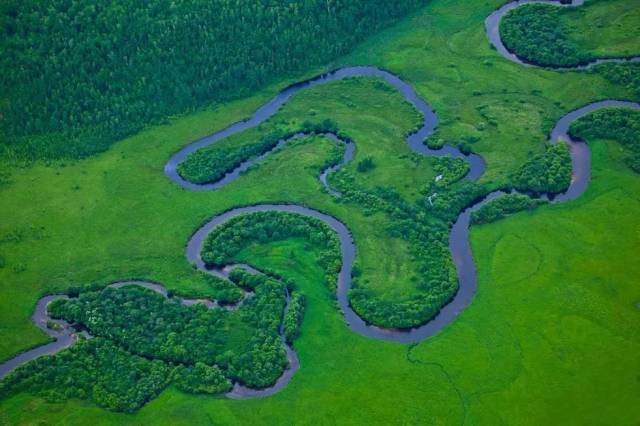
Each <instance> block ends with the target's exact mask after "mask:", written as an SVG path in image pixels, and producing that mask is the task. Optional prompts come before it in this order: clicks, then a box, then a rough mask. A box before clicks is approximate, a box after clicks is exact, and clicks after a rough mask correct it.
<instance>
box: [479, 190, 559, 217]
mask: <svg viewBox="0 0 640 426" xmlns="http://www.w3.org/2000/svg"><path fill="white" fill-rule="evenodd" d="M546 203H547V201H545V200H541V199H536V198H531V197H529V196H527V195H524V194H518V193H514V194H506V195H503V196H501V197H499V198H496V199H495V200H491V201H489V202H488V203H486V204H485V205H483V206H482V207H480V208H479V209H478V210H476V211H474V212H472V213H471V222H472V223H476V224H483V223H491V222H495V221H496V220H499V219H502V218H503V217H506V216H509V215H511V214H513V213H517V212H519V211H523V210H531V209H534V208H536V207H538V206H539V205H541V204H546Z"/></svg>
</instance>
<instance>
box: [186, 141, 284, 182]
mask: <svg viewBox="0 0 640 426" xmlns="http://www.w3.org/2000/svg"><path fill="white" fill-rule="evenodd" d="M290 136H292V134H287V133H285V132H283V131H274V132H272V133H270V134H268V135H266V136H264V137H263V138H262V139H261V140H260V141H259V142H257V143H251V144H247V145H241V146H235V147H229V148H224V149H215V148H213V149H211V148H210V149H200V150H198V151H196V152H194V153H193V154H191V155H189V156H188V157H187V158H186V159H185V160H184V161H183V162H182V163H180V164H178V174H180V176H181V177H182V178H183V179H185V180H188V181H189V182H193V183H208V182H216V181H218V180H220V179H222V178H223V177H224V175H225V174H227V173H229V172H231V171H233V170H234V169H235V168H237V167H238V166H240V164H242V163H243V162H245V161H247V160H249V159H251V158H253V157H256V156H258V155H261V154H264V153H265V152H268V151H270V150H272V149H273V148H274V147H275V146H276V145H277V144H278V141H279V140H280V139H286V138H288V137H290Z"/></svg>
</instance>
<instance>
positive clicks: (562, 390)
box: [0, 0, 640, 424]
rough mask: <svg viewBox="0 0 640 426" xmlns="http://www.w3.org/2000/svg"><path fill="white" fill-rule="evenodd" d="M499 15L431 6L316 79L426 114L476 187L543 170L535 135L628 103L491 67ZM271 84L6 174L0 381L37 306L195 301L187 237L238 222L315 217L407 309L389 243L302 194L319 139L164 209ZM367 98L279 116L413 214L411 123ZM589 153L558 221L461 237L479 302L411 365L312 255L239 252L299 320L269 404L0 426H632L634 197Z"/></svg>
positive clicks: (638, 341)
mask: <svg viewBox="0 0 640 426" xmlns="http://www.w3.org/2000/svg"><path fill="white" fill-rule="evenodd" d="M501 3H502V2H501V1H498V0H494V1H488V2H486V3H482V4H481V3H480V2H478V4H477V5H474V7H470V6H469V4H468V3H467V2H462V1H454V0H435V1H433V2H432V3H431V4H430V5H429V6H427V7H425V8H424V9H423V10H422V11H421V12H419V13H417V14H416V15H414V16H412V17H411V18H409V19H407V20H405V21H403V22H401V23H399V24H398V25H396V26H395V27H393V28H392V29H390V30H388V31H385V32H383V33H381V34H380V35H378V36H376V37H375V38H373V39H372V40H370V41H368V42H367V43H365V44H364V45H362V46H360V47H359V48H358V49H357V50H356V52H354V53H353V54H352V55H351V56H349V57H346V58H343V59H342V60H341V61H340V62H339V63H337V64H332V65H331V66H330V67H329V68H332V67H334V66H340V65H345V64H373V65H377V66H380V67H382V68H385V69H388V70H390V71H393V72H395V73H398V74H399V75H401V76H402V77H403V78H404V79H406V80H407V81H409V82H411V83H412V84H413V85H414V86H415V87H416V89H417V91H418V92H419V93H420V94H421V95H422V96H423V97H424V98H425V99H427V100H428V101H429V102H430V103H431V104H432V105H433V106H434V108H435V109H436V111H437V112H438V115H439V118H440V129H439V134H440V135H441V137H443V138H445V139H448V140H460V139H462V138H465V137H474V139H475V138H477V141H476V142H475V143H473V145H472V148H473V150H474V151H476V152H478V153H480V154H481V155H482V156H483V157H484V158H485V159H486V161H487V164H488V169H487V172H486V174H485V175H484V177H483V178H482V181H483V182H485V183H488V184H489V185H490V186H494V187H497V186H499V185H500V184H502V183H503V182H504V181H505V179H506V176H507V174H508V173H509V172H510V171H512V170H514V169H515V168H516V167H518V166H519V165H520V164H522V163H523V162H524V161H526V159H527V158H528V157H529V156H530V155H531V154H533V153H538V152H542V150H543V149H544V147H543V143H542V142H543V141H544V139H545V135H546V133H547V132H548V131H549V130H550V129H551V127H552V125H553V124H554V123H555V121H556V120H557V119H558V118H559V117H560V116H562V115H563V114H564V113H566V112H567V111H568V110H571V109H574V108H576V107H579V106H581V105H584V104H586V103H588V102H590V101H593V100H598V99H603V98H622V99H624V98H628V97H629V96H630V94H629V93H627V92H625V90H624V89H623V88H621V87H615V86H612V85H610V84H609V83H607V82H606V81H605V80H604V79H603V78H602V77H600V76H598V75H593V74H583V73H574V72H566V73H556V72H551V71H546V70H538V69H531V68H523V67H521V66H519V65H517V64H514V63H511V62H508V61H505V60H503V59H502V58H501V57H500V56H499V55H498V54H497V53H496V52H495V51H493V50H491V49H490V48H489V43H488V41H487V40H486V37H485V34H484V26H483V23H484V18H485V17H486V16H487V15H488V14H489V13H490V12H491V11H492V10H493V9H494V8H496V7H497V6H498V5H499V4H501ZM599 3H600V2H599ZM601 3H603V4H608V3H614V1H613V0H610V1H601ZM317 71H320V70H317ZM310 74H313V73H310ZM302 77H303V76H301V78H302ZM288 83H290V82H282V84H281V85H278V86H277V87H270V88H267V89H266V90H265V91H263V92H261V93H259V94H256V95H255V96H253V97H251V98H248V99H245V100H242V101H237V102H233V103H230V104H226V105H220V106H216V107H214V108H211V109H209V110H206V111H201V112H198V113H196V114H193V115H190V116H186V117H183V118H178V119H175V120H172V122H171V123H170V124H168V125H165V126H160V127H154V128H150V129H148V130H145V131H143V132H141V133H140V134H138V135H137V136H134V137H132V138H129V139H127V140H124V141H122V142H119V143H118V144H116V145H114V146H113V147H112V149H110V150H109V151H108V152H106V153H104V154H102V155H99V156H97V157H94V158H90V159H87V160H83V161H80V162H76V163H73V164H66V165H64V166H63V165H61V164H56V165H54V166H44V165H36V166H34V167H32V168H28V169H12V170H11V181H12V182H11V183H10V184H8V185H5V186H4V187H3V188H1V189H0V201H1V204H2V206H3V208H2V209H0V255H1V256H2V257H3V258H4V259H5V266H4V268H2V269H0V283H2V284H1V285H0V301H1V302H0V307H1V309H0V337H1V338H0V359H6V358H9V357H11V356H12V355H13V354H15V353H16V352H18V351H21V350H24V349H27V348H29V347H32V346H34V345H37V344H39V343H42V342H43V341H45V336H44V335H43V334H42V333H41V332H40V331H38V330H37V329H36V328H35V327H33V326H32V325H31V323H30V320H29V318H30V315H31V313H32V311H33V307H34V306H35V303H36V301H37V300H38V299H39V298H40V297H41V296H42V295H43V294H45V293H50V292H55V291H63V290H64V289H65V288H67V287H69V286H71V285H78V284H83V283H89V282H103V283H107V282H110V281H115V280H119V279H125V278H140V279H150V280H154V281H160V282H163V283H165V284H166V285H167V287H169V288H174V289H180V290H181V291H183V292H184V291H189V292H191V293H192V294H194V295H195V294H197V293H198V292H204V291H205V290H206V289H205V288H204V282H203V281H202V280H201V279H200V278H199V275H197V274H196V273H195V272H194V271H193V270H192V268H191V267H190V266H189V265H188V264H187V262H186V261H185V259H184V246H185V244H186V242H187V240H188V239H189V236H190V235H191V233H192V232H194V231H195V230H196V229H197V228H198V227H199V226H200V225H201V224H202V223H203V222H204V221H206V220H207V219H208V218H210V217H213V216H215V215H216V214H217V213H219V212H222V211H224V210H227V209H229V208H231V207H234V206H237V205H242V204H248V203H258V202H295V203H302V204H305V205H308V206H310V207H313V208H316V209H320V210H323V211H326V212H329V213H331V214H333V215H335V216H336V217H338V218H339V219H340V220H342V221H343V222H344V223H346V224H347V225H348V226H349V227H350V229H351V230H352V231H353V233H354V239H355V241H356V245H357V247H358V250H359V256H360V258H359V262H361V265H362V266H363V270H364V271H365V273H367V274H370V276H371V277H372V278H376V279H371V280H370V282H371V285H372V286H374V287H375V288H376V291H377V292H379V294H380V295H381V297H402V296H403V294H405V293H411V292H412V291H414V289H413V288H412V287H411V280H410V275H409V274H410V273H411V265H410V261H409V259H408V256H407V254H406V250H405V249H404V248H403V243H402V242H401V241H393V240H391V241H390V240H389V239H388V238H387V237H386V236H385V235H384V234H383V233H382V232H381V231H380V229H382V227H383V226H384V224H385V219H384V217H382V215H373V216H364V215H363V213H362V212H360V211H358V209H356V208H354V206H350V205H347V204H341V203H337V202H336V201H335V200H333V199H332V198H331V197H330V196H329V195H328V194H325V193H323V192H322V191H321V185H320V183H319V181H318V179H317V176H318V169H319V167H320V165H321V164H322V163H323V162H324V161H325V160H326V158H327V157H328V155H329V153H330V150H331V149H333V148H332V147H333V145H332V143H331V142H329V141H327V140H324V139H323V138H313V139H310V140H306V141H305V140H303V141H299V142H297V143H295V144H293V145H291V146H287V147H285V148H284V149H283V150H282V151H280V152H278V153H275V154H274V155H272V156H270V157H268V158H267V159H266V160H265V162H264V163H263V164H261V165H259V166H258V167H257V168H255V169H254V170H252V171H250V172H249V173H247V174H246V175H245V176H243V177H242V178H241V179H239V180H238V181H236V182H234V183H233V184H231V185H229V186H228V187H226V188H224V189H222V190H220V191H216V192H204V193H192V192H188V191H184V190H182V189H179V188H178V187H176V186H175V185H173V184H172V183H171V182H170V181H169V180H168V179H166V177H165V176H164V174H163V166H164V164H165V162H166V161H167V159H168V158H169V157H170V156H171V154H172V153H173V152H175V151H176V150H178V149H179V148H180V147H182V146H183V145H185V144H186V143H188V142H190V141H192V140H194V139H196V138H198V137H201V136H204V135H206V134H210V133H212V132H213V131H215V130H217V129H220V128H223V127H225V126H226V125H228V124H229V123H231V122H234V121H237V120H239V119H242V118H244V117H246V116H248V115H249V114H250V113H251V112H252V111H253V110H254V109H255V108H256V107H257V106H259V105H260V104H261V103H262V102H264V101H265V100H266V99H268V98H269V97H270V96H271V95H273V94H274V93H275V92H276V91H277V90H278V89H279V88H281V87H284V86H286V84H288ZM375 86H376V85H375V83H373V82H371V81H368V80H366V79H365V80H355V81H345V82H340V83H336V84H332V85H328V86H324V87H320V88H317V89H315V90H313V91H309V92H305V93H302V94H301V95H300V96H299V97H297V98H296V99H294V100H293V101H292V102H291V103H290V104H289V105H287V106H286V108H285V109H284V110H283V111H282V112H281V113H280V114H281V115H282V116H283V117H286V119H291V120H294V119H304V117H303V115H304V114H306V113H309V111H311V110H313V111H314V114H317V115H315V116H322V115H323V114H327V115H330V116H331V118H332V119H334V120H335V121H336V122H337V123H338V124H339V125H340V126H341V128H344V130H346V131H348V132H349V133H350V134H352V136H353V137H354V139H355V141H356V145H357V154H356V162H357V160H358V158H359V157H360V156H364V155H371V156H374V157H375V158H376V162H377V164H378V166H377V167H376V168H375V169H374V170H373V171H371V172H370V176H369V177H368V179H367V180H366V181H365V183H363V184H367V185H369V184H370V185H375V184H376V183H378V182H381V183H385V184H387V185H389V184H390V185H393V186H394V187H396V188H398V189H399V190H400V191H401V192H402V194H403V195H404V196H405V197H407V198H411V197H414V196H415V195H416V191H417V190H418V188H419V186H420V185H423V184H424V182H426V180H428V179H431V178H432V177H433V175H434V173H433V171H432V170H431V168H430V160H428V159H422V160H419V161H418V163H415V164H414V166H411V167H409V168H408V167H407V165H409V164H411V161H409V160H408V159H406V158H400V156H401V155H403V154H406V153H407V152H408V149H407V148H406V146H405V144H404V139H403V135H404V132H405V131H406V130H407V129H410V128H412V127H413V123H414V122H415V115H414V113H413V111H412V110H411V109H410V108H408V106H407V105H406V104H404V103H403V102H401V101H400V98H399V97H398V96H397V95H394V94H393V93H389V92H387V91H385V90H384V89H382V88H379V87H375ZM592 147H593V166H594V169H593V183H592V185H591V186H590V188H589V190H588V191H587V193H586V194H585V195H584V196H583V197H581V198H580V199H579V200H577V201H575V202H572V203H568V204H564V205H553V206H545V207H542V208H539V209H538V210H536V211H534V212H527V213H520V214H516V215H514V216H513V217H510V218H508V219H506V220H503V221H500V222H498V223H495V224H491V225H484V226H481V227H477V228H474V229H473V232H472V242H473V249H474V253H475V256H476V259H477V263H478V271H479V292H478V295H477V297H476V299H475V300H474V302H473V303H472V305H471V306H470V307H469V308H468V309H467V310H466V311H465V312H464V313H463V314H462V315H461V316H460V317H459V318H458V319H457V320H456V321H454V323H453V324H451V325H450V326H449V327H447V328H446V329H445V330H443V331H442V332H441V333H440V334H439V335H437V336H435V337H434V338H432V339H429V340H427V341H425V342H422V343H420V344H419V345H417V346H415V347H408V346H405V345H400V344H394V343H385V342H379V341H374V340H371V339H366V338H364V337H361V336H359V335H357V334H355V333H353V332H351V331H350V330H349V329H348V328H347V327H346V326H345V324H344V321H343V319H342V316H341V315H340V313H339V311H338V310H337V309H336V306H335V303H334V302H333V300H332V296H331V294H330V293H329V291H328V290H327V289H326V287H325V286H324V284H323V283H322V279H321V277H322V276H323V274H322V273H321V271H319V270H318V267H317V266H316V265H315V262H314V258H313V252H312V251H311V252H305V250H302V249H301V248H300V247H299V244H298V243H297V242H296V241H289V242H282V243H278V244H274V245H273V246H272V247H271V250H268V251H267V250H265V249H264V248H260V247H255V248H254V249H253V250H254V252H251V251H247V252H246V253H243V255H244V256H246V258H247V259H253V263H255V264H256V266H263V267H270V268H273V269H275V270H278V271H280V272H282V273H283V274H284V275H286V276H288V277H291V278H293V279H295V280H296V282H298V283H299V286H300V287H301V289H302V290H303V292H304V294H305V295H306V296H307V300H308V307H307V310H306V313H305V319H304V322H303V328H302V335H301V337H300V339H299V340H298V341H296V350H297V351H298V354H299V358H300V361H301V368H300V370H299V371H298V372H297V373H296V375H295V377H294V378H293V380H292V382H291V383H290V385H289V386H287V387H286V388H285V389H284V390H283V391H282V392H280V393H278V394H277V395H274V396H272V397H269V398H265V399H258V400H250V401H229V400H225V399H218V398H210V397H209V398H208V397H194V396H187V395H185V394H182V393H180V392H179V391H177V390H175V389H169V390H167V391H165V392H164V393H163V394H162V395H161V396H160V397H159V398H158V399H156V400H154V401H152V402H150V403H149V404H148V405H147V406H145V407H144V408H143V409H142V410H141V411H139V412H138V413H137V414H135V415H123V414H116V413H109V412H105V411H103V410H101V409H98V408H96V407H95V406H93V405H91V404H90V403H87V402H83V401H69V402H66V403H57V404H53V403H47V402H44V401H43V400H42V399H40V398H36V397H33V396H29V395H26V394H20V395H17V396H14V397H12V398H10V399H7V400H3V401H0V424H1V423H3V422H5V423H9V424H14V423H17V424H33V423H35V422H37V421H38V420H42V421H43V422H44V423H48V424H59V423H72V424H83V423H86V422H87V421H89V419H91V421H92V422H95V423H101V424H115V423H119V424H149V423H158V424H211V423H213V424H220V423H224V424H227V423H230V424H233V423H263V424H294V423H295V424H310V423H313V424H334V423H341V424H358V423H360V424H361V423H363V422H367V423H372V424H374V423H375V424H383V423H384V424H389V423H404V424H407V423H408V424H418V423H419V424H460V423H467V424H499V423H508V424H540V423H561V424H570V423H571V424H585V423H589V424H634V422H637V419H638V418H639V417H640V410H639V409H638V408H637V407H640V397H639V395H640V389H639V388H638V380H637V377H636V376H637V371H638V367H639V365H638V361H637V353H638V350H639V349H640V335H639V332H638V329H637V327H635V326H634V325H635V324H637V321H638V315H639V314H640V310H639V309H638V305H637V304H638V302H639V301H640V289H639V288H638V287H637V282H635V281H634V278H635V277H637V276H638V275H640V270H638V269H639V268H638V265H637V262H636V261H635V254H636V251H637V247H638V246H639V245H640V235H639V234H638V232H635V231H636V230H637V228H638V219H637V217H636V215H635V213H634V212H637V211H638V209H639V208H640V206H639V205H638V204H639V201H638V196H637V194H638V193H639V191H640V180H639V179H638V177H637V175H633V174H632V173H631V172H630V171H629V170H628V169H626V168H625V167H624V166H622V165H621V164H620V163H619V162H618V161H617V160H616V152H617V151H616V150H617V149H619V147H618V146H617V145H615V144H610V143H609V144H608V143H605V142H604V141H592ZM348 167H353V168H355V162H354V164H352V165H350V166H348ZM291 251H293V252H294V253H295V256H294V258H295V263H293V262H292V261H291V258H290V255H289V253H290V252H291Z"/></svg>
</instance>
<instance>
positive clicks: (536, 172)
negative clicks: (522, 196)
mask: <svg viewBox="0 0 640 426" xmlns="http://www.w3.org/2000/svg"><path fill="white" fill-rule="evenodd" d="M571 173H572V169H571V155H570V153H569V146H568V145H567V144H566V143H564V142H558V143H556V144H549V145H547V150H546V151H545V152H544V154H538V155H535V156H533V157H532V158H531V159H530V160H529V161H527V162H526V163H525V164H523V165H522V167H521V168H520V170H518V171H517V172H516V173H514V174H513V176H512V178H511V180H512V183H513V186H514V188H516V189H517V190H519V191H526V192H533V193H535V194H560V193H562V192H564V191H566V190H567V189H568V188H569V185H570V184H571Z"/></svg>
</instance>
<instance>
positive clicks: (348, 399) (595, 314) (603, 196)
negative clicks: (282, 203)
mask: <svg viewBox="0 0 640 426" xmlns="http://www.w3.org/2000/svg"><path fill="white" fill-rule="evenodd" d="M593 149H594V182H593V184H592V186H591V187H590V188H589V190H588V192H587V193H586V194H585V195H584V197H582V198H581V199H580V200H579V201H577V202H576V203H573V204H565V205H555V206H545V207H543V208H541V209H539V210H537V211H536V212H534V213H520V214H516V215H514V216H512V217H510V218H508V219H506V220H503V221H501V222H499V223H496V224H492V225H486V226H482V227H477V228H474V230H473V238H472V239H473V249H474V253H476V257H477V260H478V267H479V270H480V282H479V292H478V295H477V297H476V299H475V300H474V302H473V304H472V305H471V306H470V307H469V308H468V309H467V310H466V311H465V313H464V314H463V315H462V317H461V318H460V319H459V320H457V321H455V322H454V323H453V324H451V325H450V326H449V327H448V328H446V329H445V330H444V331H443V332H442V333H440V334H439V335H438V336H436V337H435V338H432V339H430V340H427V341H426V342H423V343H421V344H420V345H418V346H417V347H415V348H410V347H407V346H403V345H399V344H392V343H384V342H378V341H374V340H371V339H366V338H363V337H360V336H359V335H356V334H354V333H352V332H350V331H349V330H348V329H347V328H346V327H345V326H344V324H343V320H342V317H341V315H340V314H339V313H338V311H337V310H336V309H335V307H334V306H333V304H332V297H331V295H330V293H329V291H328V290H327V289H326V287H325V286H324V283H323V282H322V280H321V279H320V278H318V277H322V271H320V270H319V269H318V267H317V265H316V264H315V259H314V252H313V251H312V250H305V249H304V247H303V245H302V243H301V241H287V242H280V243H274V244H269V245H268V246H262V247H260V246H254V247H252V248H251V249H248V250H245V251H244V252H243V253H242V254H241V258H242V259H244V260H247V261H251V263H254V264H255V265H257V266H259V267H262V268H269V269H272V270H275V271H278V272H280V273H282V274H284V275H286V276H287V277H290V278H293V279H294V280H295V281H296V283H297V284H298V285H299V287H300V288H301V289H302V291H303V292H304V293H305V295H306V296H307V309H306V312H305V319H304V321H303V328H302V335H301V337H300V339H299V340H298V341H296V348H297V351H298V354H299V356H300V361H301V364H302V367H301V368H300V370H299V371H298V372H297V373H296V375H295V376H294V378H293V380H292V382H291V383H290V384H289V386H288V387H287V388H285V389H284V390H283V391H282V392H281V393H279V394H277V395H275V396H272V397H269V398H264V399H258V400H250V401H227V400H224V399H218V398H211V397H193V396H188V395H185V394H182V393H180V392H178V391H176V390H174V389H170V390H168V391H166V392H164V393H163V394H162V395H161V396H160V397H159V398H158V399H156V400H154V401H152V402H151V403H150V404H148V405H147V406H145V407H144V408H143V409H142V410H140V412H138V413H137V414H135V415H123V414H114V413H107V412H104V411H102V410H100V409H98V408H95V407H94V406H91V405H90V404H87V403H84V402H79V401H71V402H68V403H65V404H48V403H44V402H43V401H41V400H40V399H38V398H33V397H28V396H26V395H19V396H16V397H14V398H11V399H10V400H7V401H4V402H3V403H1V405H0V412H2V413H3V416H4V420H6V421H8V422H11V423H13V422H20V421H19V420H20V419H22V420H26V419H29V418H32V419H33V418H46V419H47V420H48V421H49V422H51V423H52V424H58V423H61V422H66V423H82V422H84V421H86V419H87V418H92V419H93V420H92V421H93V422H97V423H99V424H149V423H153V424H210V423H214V424H246V423H253V424H256V423H257V424H335V423H340V424H361V423H362V422H363V421H366V422H367V423H373V424H389V423H392V424H407V423H408V424H461V423H465V424H502V423H504V424H616V425H625V424H634V421H635V420H636V419H637V418H638V416H639V415H640V409H638V407H640V404H639V402H640V401H639V399H640V398H639V396H638V382H637V377H636V374H634V373H633V372H634V371H637V368H638V363H637V356H636V355H637V353H638V350H640V332H639V331H638V329H637V327H636V326H635V324H636V323H637V320H638V315H639V312H640V311H639V309H638V306H637V303H638V301H640V289H639V288H638V287H637V283H636V282H635V281H634V277H636V276H638V274H639V273H640V267H639V266H638V264H637V262H635V248H637V247H638V244H640V235H638V233H637V232H629V229H630V228H634V227H637V218H636V217H635V214H634V212H637V211H638V209H639V208H640V201H639V200H638V199H637V197H636V194H638V192H639V191H640V180H639V179H638V177H637V175H634V174H632V173H631V172H630V171H628V169H625V168H622V167H621V166H620V165H619V164H615V163H613V161H612V160H610V159H609V156H610V155H612V154H611V153H610V151H613V150H617V149H618V147H617V146H615V145H612V146H611V148H610V149H608V148H607V145H606V144H605V143H604V142H597V143H594V144H593ZM613 155H615V153H613ZM291 252H293V253H294V256H293V258H292V256H291V254H290V253H291ZM408 355H409V357H410V359H411V360H412V362H410V361H408V359H407V356H408ZM97 419H99V420H97Z"/></svg>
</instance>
